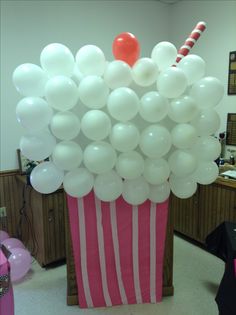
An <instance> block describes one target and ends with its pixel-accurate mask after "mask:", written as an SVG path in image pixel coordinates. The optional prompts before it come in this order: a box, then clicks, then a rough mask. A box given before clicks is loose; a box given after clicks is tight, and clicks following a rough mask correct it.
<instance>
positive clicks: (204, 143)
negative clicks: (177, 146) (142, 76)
mask: <svg viewBox="0 0 236 315" xmlns="http://www.w3.org/2000/svg"><path fill="white" fill-rule="evenodd" d="M192 151H193V153H194V155H195V156H196V157H197V158H198V159H199V160H205V161H214V160H216V159H217V158H218V157H219V156H220V153H221V145H220V142H219V140H218V139H216V138H215V137H211V136H203V137H198V139H197V142H196V143H195V145H194V146H193V148H192Z"/></svg>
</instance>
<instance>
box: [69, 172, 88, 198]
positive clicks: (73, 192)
mask: <svg viewBox="0 0 236 315" xmlns="http://www.w3.org/2000/svg"><path fill="white" fill-rule="evenodd" d="M93 184H94V176H93V175H92V174H91V173H90V172H89V171H88V170H87V169H86V168H82V167H81V168H77V169H75V170H73V171H70V172H68V173H67V174H66V175H65V178H64V181H63V187H64V189H65V191H66V193H67V194H68V195H70V196H72V197H77V198H82V197H84V196H86V195H87V194H88V193H89V192H90V191H91V190H92V188H93Z"/></svg>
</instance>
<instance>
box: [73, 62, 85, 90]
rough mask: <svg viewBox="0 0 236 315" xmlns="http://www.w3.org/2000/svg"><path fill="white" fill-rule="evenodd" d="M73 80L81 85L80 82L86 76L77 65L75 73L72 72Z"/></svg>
mask: <svg viewBox="0 0 236 315" xmlns="http://www.w3.org/2000/svg"><path fill="white" fill-rule="evenodd" d="M71 78H72V80H73V81H74V82H75V83H76V84H77V85H79V84H80V82H81V81H82V80H83V78H84V75H83V73H82V72H81V71H80V69H79V68H78V66H77V65H75V67H74V71H73V74H72V77H71Z"/></svg>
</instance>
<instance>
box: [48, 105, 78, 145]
mask: <svg viewBox="0 0 236 315" xmlns="http://www.w3.org/2000/svg"><path fill="white" fill-rule="evenodd" d="M50 127H51V131H52V133H53V135H54V136H55V137H57V138H58V139H61V140H71V139H74V138H75V137H77V135H78V134H79V132H80V121H79V118H78V117H77V116H76V115H75V114H73V113H71V112H68V111H65V112H59V113H57V114H55V115H54V116H53V117H52V119H51V123H50Z"/></svg>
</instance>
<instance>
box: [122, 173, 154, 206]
mask: <svg viewBox="0 0 236 315" xmlns="http://www.w3.org/2000/svg"><path fill="white" fill-rule="evenodd" d="M148 195H149V185H148V183H147V182H146V181H145V179H144V178H143V177H142V176H140V177H138V178H135V179H125V180H124V182H123V193H122V196H123V198H124V200H125V201H126V202H128V203H129V204H131V205H140V204H142V203H143V202H145V201H146V200H147V198H148Z"/></svg>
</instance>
